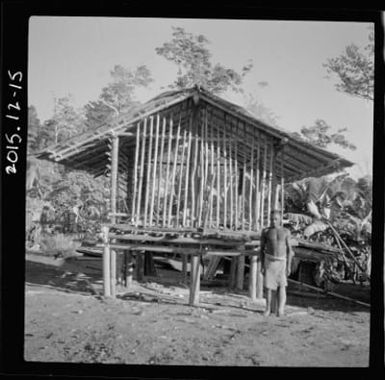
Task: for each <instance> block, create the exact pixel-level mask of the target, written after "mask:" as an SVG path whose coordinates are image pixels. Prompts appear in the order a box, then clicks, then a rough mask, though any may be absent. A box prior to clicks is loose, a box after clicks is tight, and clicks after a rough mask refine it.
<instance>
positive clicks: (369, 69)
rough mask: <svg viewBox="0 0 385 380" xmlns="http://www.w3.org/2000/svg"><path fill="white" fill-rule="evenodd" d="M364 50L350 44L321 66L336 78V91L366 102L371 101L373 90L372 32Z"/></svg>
mask: <svg viewBox="0 0 385 380" xmlns="http://www.w3.org/2000/svg"><path fill="white" fill-rule="evenodd" d="M368 39H369V42H368V44H367V45H366V46H365V47H364V48H360V47H358V46H357V45H355V44H351V45H349V46H347V47H346V48H345V52H344V53H342V54H341V55H340V56H338V57H336V58H330V59H328V60H327V62H326V63H325V64H324V65H323V66H324V67H326V69H327V72H328V73H329V74H334V75H335V76H337V80H338V82H337V83H336V85H335V87H336V89H337V90H338V91H341V92H344V93H346V94H349V95H352V96H356V97H359V98H362V99H366V100H373V98H374V95H373V90H374V32H373V30H371V31H370V33H369V37H368Z"/></svg>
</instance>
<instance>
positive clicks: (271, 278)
mask: <svg viewBox="0 0 385 380" xmlns="http://www.w3.org/2000/svg"><path fill="white" fill-rule="evenodd" d="M263 285H264V286H265V288H267V289H271V290H276V289H277V288H278V287H281V286H287V278H286V258H285V259H283V260H282V259H274V258H273V256H271V255H265V276H264V279H263Z"/></svg>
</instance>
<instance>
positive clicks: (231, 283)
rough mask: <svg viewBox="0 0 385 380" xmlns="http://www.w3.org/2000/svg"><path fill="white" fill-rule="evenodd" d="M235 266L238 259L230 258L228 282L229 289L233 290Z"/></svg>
mask: <svg viewBox="0 0 385 380" xmlns="http://www.w3.org/2000/svg"><path fill="white" fill-rule="evenodd" d="M237 265H238V257H237V256H233V257H232V258H231V266H230V281H229V287H230V289H234V288H235V285H236V279H237Z"/></svg>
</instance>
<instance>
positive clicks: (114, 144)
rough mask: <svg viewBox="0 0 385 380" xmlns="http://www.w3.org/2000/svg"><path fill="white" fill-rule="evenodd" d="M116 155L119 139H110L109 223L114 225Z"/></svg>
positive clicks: (117, 153)
mask: <svg viewBox="0 0 385 380" xmlns="http://www.w3.org/2000/svg"><path fill="white" fill-rule="evenodd" d="M118 155H119V137H117V136H113V137H112V151H111V213H112V216H111V223H116V216H115V215H114V214H116V198H117V186H118Z"/></svg>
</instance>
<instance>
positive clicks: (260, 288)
mask: <svg viewBox="0 0 385 380" xmlns="http://www.w3.org/2000/svg"><path fill="white" fill-rule="evenodd" d="M261 268H262V261H261V254H259V255H258V257H257V290H256V293H257V298H259V299H261V298H263V274H262V273H261Z"/></svg>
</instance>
